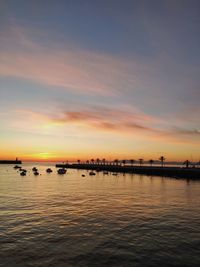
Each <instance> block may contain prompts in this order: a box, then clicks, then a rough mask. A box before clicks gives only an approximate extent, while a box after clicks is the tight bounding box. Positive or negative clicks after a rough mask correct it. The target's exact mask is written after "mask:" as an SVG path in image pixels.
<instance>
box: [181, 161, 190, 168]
mask: <svg viewBox="0 0 200 267" xmlns="http://www.w3.org/2000/svg"><path fill="white" fill-rule="evenodd" d="M190 164H191V162H190V161H189V160H188V159H187V160H186V161H184V162H183V165H185V167H186V168H188V167H189V165H190Z"/></svg>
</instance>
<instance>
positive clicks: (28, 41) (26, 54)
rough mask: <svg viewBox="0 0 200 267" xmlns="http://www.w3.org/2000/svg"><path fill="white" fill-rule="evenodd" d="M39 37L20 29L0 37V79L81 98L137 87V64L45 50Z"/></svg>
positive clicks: (83, 53)
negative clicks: (55, 89)
mask: <svg viewBox="0 0 200 267" xmlns="http://www.w3.org/2000/svg"><path fill="white" fill-rule="evenodd" d="M31 34H32V35H33V36H31ZM36 37H37V38H36ZM39 37H40V34H36V32H35V31H31V30H30V31H29V32H28V31H27V30H26V29H23V28H20V27H12V28H10V29H9V30H8V31H7V32H6V33H5V32H4V33H2V34H1V36H0V42H1V50H0V75H1V76H8V77H17V78H22V79H29V80H32V81H35V82H38V83H42V84H45V85H50V86H52V87H60V88H64V89H65V90H69V91H73V92H78V93H82V94H99V95H101V94H103V95H117V94H118V93H119V91H120V90H122V88H124V89H127V88H129V89H130V88H131V89H132V88H134V87H135V86H136V85H137V84H138V77H139V73H140V71H141V67H142V66H141V65H140V64H139V62H134V63H133V62H131V63H130V62H128V61H127V60H122V59H121V58H117V57H113V56H111V55H108V54H103V53H97V52H92V51H87V50H82V49H79V48H77V47H75V46H72V45H65V47H62V48H60V47H56V46H53V45H52V46H51V45H49V46H47V45H44V44H42V43H41V42H40V41H39V40H38V39H39ZM144 67H145V66H144ZM142 68H143V67H142Z"/></svg>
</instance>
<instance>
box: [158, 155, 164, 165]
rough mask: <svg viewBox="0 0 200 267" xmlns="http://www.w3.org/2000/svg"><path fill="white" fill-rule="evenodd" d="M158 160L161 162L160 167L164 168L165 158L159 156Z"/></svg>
mask: <svg viewBox="0 0 200 267" xmlns="http://www.w3.org/2000/svg"><path fill="white" fill-rule="evenodd" d="M159 160H160V161H161V166H162V167H163V166H164V161H165V157H163V156H161V157H160V158H159Z"/></svg>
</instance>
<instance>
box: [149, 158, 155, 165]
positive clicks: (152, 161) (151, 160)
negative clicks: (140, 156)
mask: <svg viewBox="0 0 200 267" xmlns="http://www.w3.org/2000/svg"><path fill="white" fill-rule="evenodd" d="M153 163H154V160H153V159H150V160H149V164H150V165H151V167H152V165H153Z"/></svg>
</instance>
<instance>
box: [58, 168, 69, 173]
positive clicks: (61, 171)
mask: <svg viewBox="0 0 200 267" xmlns="http://www.w3.org/2000/svg"><path fill="white" fill-rule="evenodd" d="M66 171H67V170H66V169H64V168H62V169H58V171H57V172H58V174H65V173H66Z"/></svg>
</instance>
